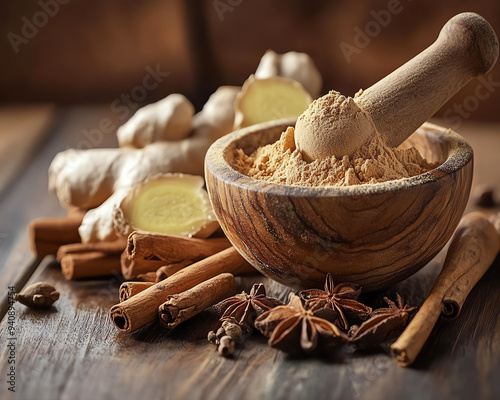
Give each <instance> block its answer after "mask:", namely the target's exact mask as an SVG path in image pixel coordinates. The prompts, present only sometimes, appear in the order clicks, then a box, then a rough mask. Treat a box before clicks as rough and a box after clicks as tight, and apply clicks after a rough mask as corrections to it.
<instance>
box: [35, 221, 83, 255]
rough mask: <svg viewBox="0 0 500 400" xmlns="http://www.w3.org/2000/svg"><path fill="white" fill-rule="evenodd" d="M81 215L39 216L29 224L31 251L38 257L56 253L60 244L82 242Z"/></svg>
mask: <svg viewBox="0 0 500 400" xmlns="http://www.w3.org/2000/svg"><path fill="white" fill-rule="evenodd" d="M81 222H82V218H81V217H80V216H77V217H71V218H37V219H34V220H33V221H31V222H30V224H29V237H30V247H31V251H32V252H33V253H34V254H35V256H36V257H37V258H43V257H45V256H46V255H49V254H56V253H57V250H58V249H59V247H60V246H62V245H64V244H69V243H79V242H81V239H80V235H79V234H78V227H79V226H80V224H81Z"/></svg>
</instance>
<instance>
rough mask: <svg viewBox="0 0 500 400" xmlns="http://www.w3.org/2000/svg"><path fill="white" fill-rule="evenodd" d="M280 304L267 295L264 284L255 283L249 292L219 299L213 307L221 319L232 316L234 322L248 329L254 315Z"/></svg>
mask: <svg viewBox="0 0 500 400" xmlns="http://www.w3.org/2000/svg"><path fill="white" fill-rule="evenodd" d="M282 304H283V303H282V302H281V301H279V300H278V299H275V298H274V297H267V296H266V288H265V287H264V285H263V284H262V283H256V284H255V285H253V287H252V289H251V290H250V294H247V293H246V292H245V291H243V292H242V293H240V294H237V295H235V296H233V297H229V298H227V299H225V300H223V301H221V302H220V303H218V304H216V305H215V306H214V308H215V310H216V311H217V312H218V313H219V315H220V316H221V318H220V319H221V321H224V320H225V319H228V318H234V319H235V320H236V323H238V324H239V325H241V326H242V327H243V328H244V329H249V328H250V327H251V326H253V320H254V319H255V317H257V316H258V315H260V314H262V313H264V312H265V311H268V310H270V309H272V308H274V307H276V306H279V305H282Z"/></svg>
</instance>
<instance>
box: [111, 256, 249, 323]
mask: <svg viewBox="0 0 500 400" xmlns="http://www.w3.org/2000/svg"><path fill="white" fill-rule="evenodd" d="M251 271H255V270H254V268H253V267H252V266H250V264H248V262H247V261H246V260H245V259H244V258H243V257H242V256H241V255H240V254H239V253H238V252H237V251H236V249H235V248H234V247H230V248H228V249H226V250H222V251H221V252H219V253H216V254H214V255H213V256H210V257H207V258H205V259H204V260H201V261H198V262H196V263H194V264H192V265H189V266H188V267H186V268H183V269H182V270H180V271H179V272H177V273H175V274H173V275H172V276H169V277H168V278H167V279H165V280H163V281H161V282H158V283H156V284H154V285H152V286H151V287H149V288H147V289H145V290H143V291H142V292H140V293H138V294H136V295H135V296H133V297H131V298H129V299H128V300H125V301H124V302H121V303H119V304H116V305H114V306H113V307H111V310H110V316H111V319H112V320H113V322H114V324H115V326H116V327H117V329H119V330H120V331H121V332H127V333H130V332H133V331H135V330H137V329H139V328H142V327H143V326H145V325H147V324H149V323H151V322H153V321H154V320H155V319H157V318H158V307H159V306H160V305H161V304H163V303H164V302H165V301H167V299H168V296H169V295H172V294H176V293H181V292H184V291H186V290H188V289H191V288H192V287H194V286H196V285H198V284H200V283H202V282H205V281H206V280H208V279H210V278H213V277H214V276H217V275H219V274H222V273H231V274H233V275H237V274H244V273H249V272H251Z"/></svg>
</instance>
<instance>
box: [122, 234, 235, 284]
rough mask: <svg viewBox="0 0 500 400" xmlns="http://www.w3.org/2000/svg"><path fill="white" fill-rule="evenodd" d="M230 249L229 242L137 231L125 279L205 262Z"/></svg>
mask: <svg viewBox="0 0 500 400" xmlns="http://www.w3.org/2000/svg"><path fill="white" fill-rule="evenodd" d="M230 246H231V242H229V240H228V239H226V238H214V239H198V238H188V237H181V236H169V235H164V234H160V233H151V232H141V231H136V232H132V233H131V234H130V235H129V237H128V243H127V247H126V249H125V252H124V257H123V258H122V273H123V276H124V277H125V279H133V278H135V277H137V276H138V275H139V274H143V273H148V272H156V271H157V270H158V268H160V267H162V266H164V265H169V264H177V263H185V262H186V260H191V263H193V262H196V261H200V260H203V259H205V258H207V257H209V256H211V255H213V254H216V253H218V252H220V251H222V250H224V249H227V248H228V247H230ZM145 260H147V261H153V262H144V261H145ZM184 266H185V265H184ZM179 269H180V268H179Z"/></svg>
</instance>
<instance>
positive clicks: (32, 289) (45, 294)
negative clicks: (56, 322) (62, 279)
mask: <svg viewBox="0 0 500 400" xmlns="http://www.w3.org/2000/svg"><path fill="white" fill-rule="evenodd" d="M15 299H16V301H18V302H19V303H21V304H24V305H25V306H27V307H30V308H49V307H50V306H51V305H52V304H54V302H55V301H56V300H57V299H59V292H58V291H57V290H56V288H55V287H54V286H52V285H49V284H48V283H46V282H38V283H34V284H33V285H29V286H28V287H26V288H24V289H23V290H21V292H19V293H17V294H16V296H15Z"/></svg>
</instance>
